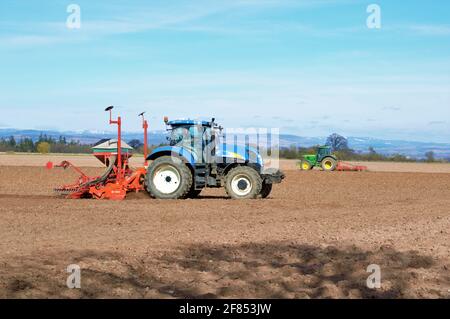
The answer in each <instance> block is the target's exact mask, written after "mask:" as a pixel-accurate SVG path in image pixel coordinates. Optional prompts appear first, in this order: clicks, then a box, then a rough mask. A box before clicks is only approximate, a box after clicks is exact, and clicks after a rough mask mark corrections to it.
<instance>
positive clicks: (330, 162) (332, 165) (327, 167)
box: [322, 157, 337, 172]
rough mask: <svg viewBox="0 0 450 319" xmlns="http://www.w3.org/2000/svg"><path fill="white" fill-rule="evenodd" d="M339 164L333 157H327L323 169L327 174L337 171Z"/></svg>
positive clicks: (323, 161) (323, 162)
mask: <svg viewBox="0 0 450 319" xmlns="http://www.w3.org/2000/svg"><path fill="white" fill-rule="evenodd" d="M336 166H337V162H336V160H335V159H334V158H332V157H325V158H324V159H323V160H322V169H323V170H324V171H326V172H332V171H334V170H336Z"/></svg>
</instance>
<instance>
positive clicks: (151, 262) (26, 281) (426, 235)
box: [0, 166, 450, 298]
mask: <svg viewBox="0 0 450 319" xmlns="http://www.w3.org/2000/svg"><path fill="white" fill-rule="evenodd" d="M86 171H87V172H88V173H89V174H96V173H98V172H99V169H98V168H88V169H86ZM75 177H76V175H74V174H73V173H71V172H70V171H55V170H52V171H48V170H46V169H44V168H40V167H14V166H0V216H1V218H0V298H37V297H51V298H65V297H70V298H101V297H113V298H116V297H121V298H122V297H138V298H140V297H145V298H158V297H159V298H185V297H188V298H199V297H209V298H223V297H226V298H230V297H237V298H241V297H257V298H260V297H264V298H361V297H362V298H382V297H387V298H409V297H412V298H421V297H425V298H449V297H450V290H449V289H450V269H449V268H450V241H449V238H450V230H449V229H450V227H449V226H450V196H449V195H450V194H449V192H450V187H449V186H450V174H424V173H384V172H368V173H338V172H336V173H329V174H328V173H323V172H320V171H312V172H301V171H294V170H288V171H287V179H286V181H285V182H284V183H283V184H281V185H278V186H276V187H275V188H274V191H273V193H272V195H271V196H270V198H269V199H267V200H253V201H234V200H229V199H227V198H226V197H225V192H224V191H223V190H221V189H219V190H207V191H204V192H202V194H201V196H200V198H199V199H195V200H184V201H160V200H152V199H150V198H149V197H148V196H147V195H146V194H143V193H142V194H131V195H130V196H129V197H128V198H127V200H125V201H123V202H113V201H96V200H65V199H60V198H56V197H55V196H54V195H53V194H52V188H53V187H55V186H58V185H60V184H63V183H68V182H72V181H73V179H74V178H75ZM70 264H78V265H79V266H80V267H81V278H82V279H81V285H82V288H81V289H75V290H71V289H68V288H67V287H66V278H67V275H68V274H67V273H66V268H67V266H68V265H70ZM370 264H378V265H380V267H381V271H382V288H381V289H378V290H371V289H368V288H367V287H366V279H367V277H368V275H369V273H367V272H366V269H367V266H369V265H370Z"/></svg>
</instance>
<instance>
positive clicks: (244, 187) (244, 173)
mask: <svg viewBox="0 0 450 319" xmlns="http://www.w3.org/2000/svg"><path fill="white" fill-rule="evenodd" d="M262 184H263V182H262V179H261V176H260V175H259V174H258V172H257V171H256V170H254V169H253V168H251V167H249V166H238V167H235V168H233V169H231V170H230V171H229V172H228V174H227V177H226V181H225V190H226V192H227V194H228V195H229V196H230V197H231V198H233V199H253V198H256V197H257V196H258V195H259V194H261V190H262Z"/></svg>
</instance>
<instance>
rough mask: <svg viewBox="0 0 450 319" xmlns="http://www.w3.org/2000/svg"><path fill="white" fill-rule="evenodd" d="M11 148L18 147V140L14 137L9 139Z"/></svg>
mask: <svg viewBox="0 0 450 319" xmlns="http://www.w3.org/2000/svg"><path fill="white" fill-rule="evenodd" d="M8 144H9V146H11V147H16V144H17V143H16V140H15V139H14V136H10V137H9V141H8Z"/></svg>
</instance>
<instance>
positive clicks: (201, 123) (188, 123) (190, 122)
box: [167, 120, 211, 126]
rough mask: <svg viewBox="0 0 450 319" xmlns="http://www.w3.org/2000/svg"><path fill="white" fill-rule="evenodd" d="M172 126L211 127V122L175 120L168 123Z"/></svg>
mask: <svg viewBox="0 0 450 319" xmlns="http://www.w3.org/2000/svg"><path fill="white" fill-rule="evenodd" d="M167 124H168V125H170V126H181V125H201V126H211V122H207V121H197V120H173V121H169V122H167Z"/></svg>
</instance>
